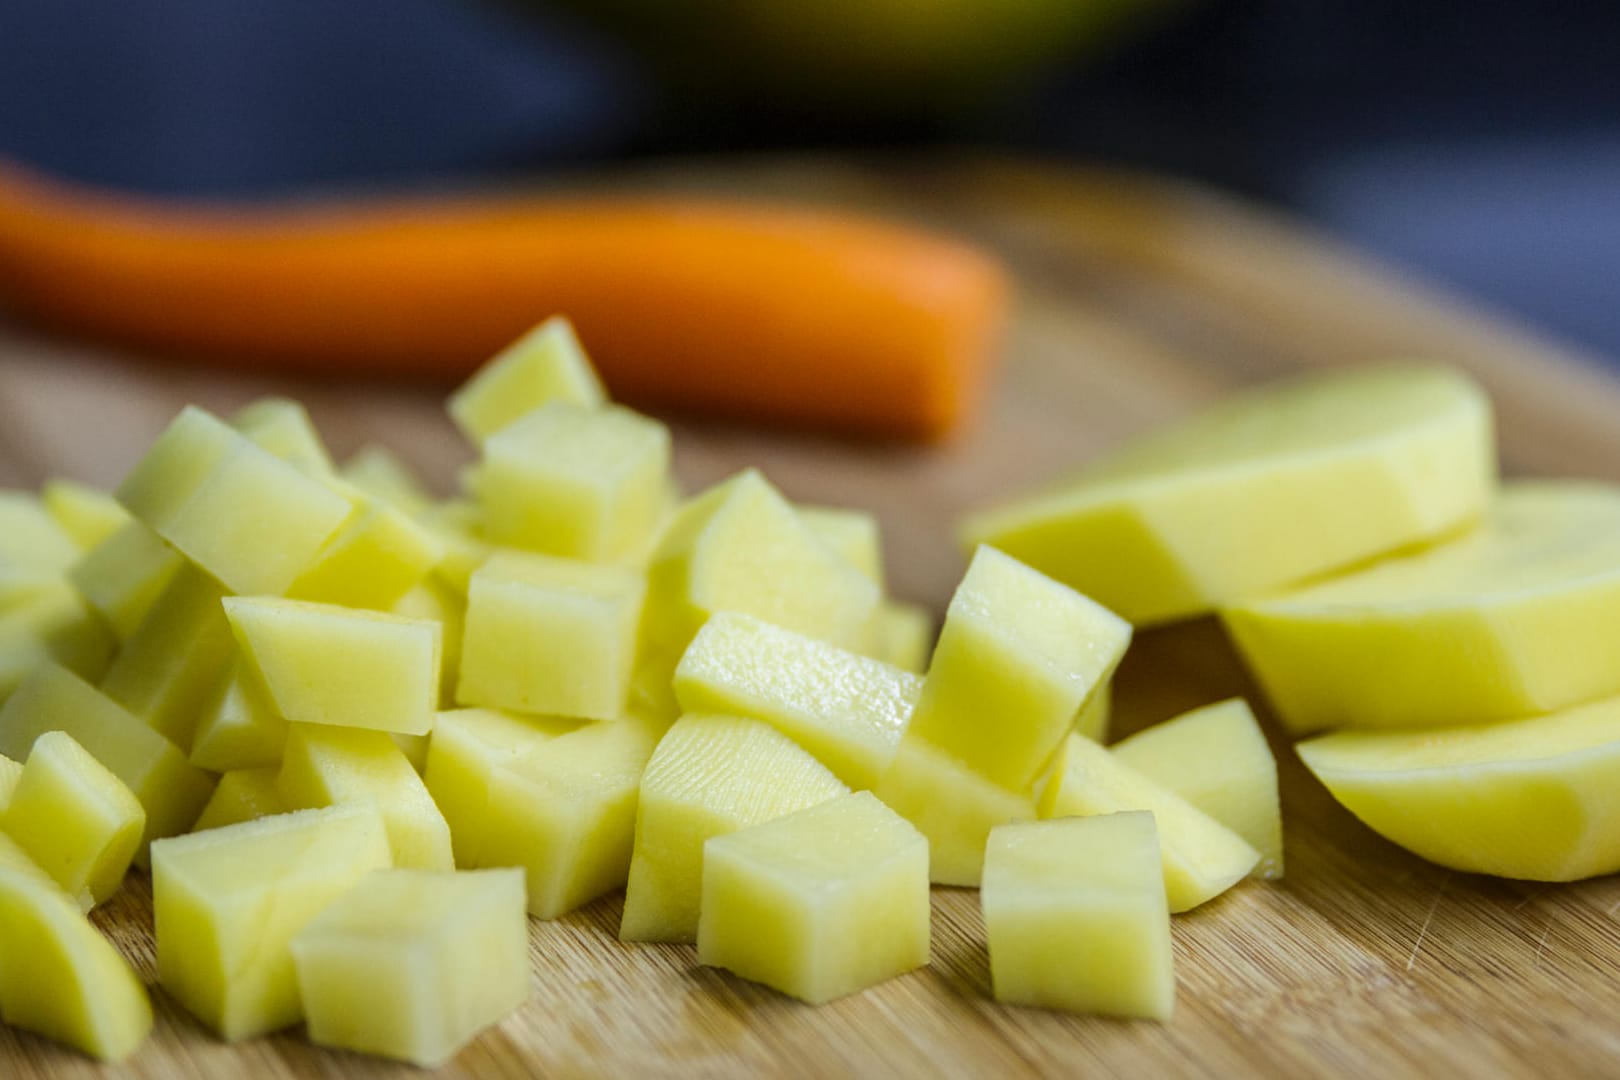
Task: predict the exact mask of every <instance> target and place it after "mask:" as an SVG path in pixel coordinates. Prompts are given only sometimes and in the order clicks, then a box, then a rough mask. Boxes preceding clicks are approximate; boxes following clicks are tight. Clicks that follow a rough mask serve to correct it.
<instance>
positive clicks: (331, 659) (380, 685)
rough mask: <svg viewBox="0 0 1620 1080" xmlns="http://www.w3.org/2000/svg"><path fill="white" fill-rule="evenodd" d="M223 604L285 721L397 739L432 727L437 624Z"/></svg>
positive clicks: (314, 608) (294, 603) (299, 604)
mask: <svg viewBox="0 0 1620 1080" xmlns="http://www.w3.org/2000/svg"><path fill="white" fill-rule="evenodd" d="M224 603H225V617H226V619H227V620H229V622H230V625H231V630H232V632H233V633H234V634H235V635H236V640H237V643H238V644H239V645H241V647H242V653H243V655H244V656H246V658H247V661H248V663H249V664H250V665H251V667H252V670H253V672H254V674H255V675H256V676H257V677H258V678H259V679H260V681H261V682H262V684H263V685H264V687H265V689H266V691H268V693H269V696H270V700H271V701H272V702H273V703H274V704H275V707H276V711H277V712H279V713H280V714H281V715H282V716H283V717H285V718H286V719H287V720H290V721H292V722H294V723H300V724H333V725H337V726H340V727H356V728H371V729H373V730H377V731H396V732H399V733H400V734H403V735H425V734H427V732H428V731H429V730H430V729H431V728H432V727H433V714H434V712H436V711H437V706H438V700H439V658H440V652H441V643H442V639H443V632H444V630H443V627H442V625H441V624H439V623H437V622H434V621H432V620H428V619H408V618H405V617H404V616H402V615H392V614H387V613H384V612H377V611H360V610H357V609H354V608H344V607H337V606H336V605H332V604H311V603H307V602H304V601H299V600H282V599H276V598H273V597H257V596H255V597H246V596H231V597H227V598H226V599H225V602H224Z"/></svg>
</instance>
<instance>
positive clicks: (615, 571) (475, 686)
mask: <svg viewBox="0 0 1620 1080" xmlns="http://www.w3.org/2000/svg"><path fill="white" fill-rule="evenodd" d="M646 591H647V583H646V579H645V577H644V576H643V575H642V573H641V571H639V570H635V569H632V568H630V567H623V566H609V565H595V564H592V563H584V562H576V561H573V560H569V559H553V558H548V557H546V556H541V555H529V554H519V553H516V552H505V553H501V554H498V555H494V556H492V557H491V558H490V560H489V562H487V563H485V564H484V565H483V567H482V568H481V569H479V571H478V572H477V573H475V574H474V575H473V576H472V582H471V585H470V586H469V588H468V590H467V625H466V631H465V634H464V636H463V638H462V644H461V682H460V684H459V685H458V687H457V690H456V699H457V700H458V701H460V702H461V703H463V704H466V705H485V706H491V707H494V708H502V709H514V710H517V711H519V712H529V713H543V714H550V715H556V716H577V717H583V718H586V719H591V720H611V719H613V718H614V717H617V716H619V715H621V714H623V712H624V709H625V698H626V695H627V693H628V691H629V688H630V672H631V665H632V664H633V663H634V661H635V655H636V630H637V627H638V626H639V625H640V622H641V607H642V602H643V600H644V599H645V597H646Z"/></svg>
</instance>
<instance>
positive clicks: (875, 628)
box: [866, 600, 934, 675]
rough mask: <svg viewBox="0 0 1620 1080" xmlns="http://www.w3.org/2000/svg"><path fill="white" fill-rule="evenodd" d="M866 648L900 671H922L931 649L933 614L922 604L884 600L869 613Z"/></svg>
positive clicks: (926, 664)
mask: <svg viewBox="0 0 1620 1080" xmlns="http://www.w3.org/2000/svg"><path fill="white" fill-rule="evenodd" d="M871 635H872V636H871V643H870V644H869V645H868V647H867V649H866V652H867V654H868V655H869V656H873V657H876V658H877V659H879V660H882V661H883V662H885V663H888V664H893V665H894V666H895V667H897V668H899V669H900V670H901V671H910V672H913V673H915V674H918V675H921V674H922V673H923V672H925V671H927V670H928V657H929V654H930V653H932V652H933V650H934V616H933V614H932V613H931V612H930V611H929V610H928V609H927V608H925V607H923V606H922V605H921V604H908V603H905V602H904V601H900V600H885V601H883V602H882V603H881V604H879V605H878V609H877V611H876V612H875V613H874V614H873V616H872V631H871Z"/></svg>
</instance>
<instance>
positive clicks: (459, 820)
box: [422, 709, 579, 895]
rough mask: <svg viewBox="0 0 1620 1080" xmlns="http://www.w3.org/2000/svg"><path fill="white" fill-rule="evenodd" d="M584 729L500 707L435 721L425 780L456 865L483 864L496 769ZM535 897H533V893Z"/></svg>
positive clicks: (448, 714)
mask: <svg viewBox="0 0 1620 1080" xmlns="http://www.w3.org/2000/svg"><path fill="white" fill-rule="evenodd" d="M578 726H579V721H577V720H562V719H557V718H554V717H544V716H519V715H516V714H513V713H506V712H501V711H500V710H499V709H451V710H448V711H446V712H441V713H440V714H439V715H438V718H437V719H435V720H434V721H433V735H432V737H431V738H430V739H429V741H428V751H427V768H426V769H425V770H424V772H423V777H422V779H423V780H424V782H426V784H427V789H428V793H429V794H431V795H432V796H433V801H434V802H435V803H436V804H438V807H439V810H440V812H441V813H443V814H444V820H445V824H447V825H449V827H450V842H451V846H452V848H453V849H454V852H455V857H456V865H457V866H459V867H462V868H463V869H471V868H472V867H475V866H478V865H479V861H478V856H479V851H480V849H481V848H482V846H483V839H484V835H485V832H486V831H487V825H488V821H489V817H488V810H489V784H490V779H491V778H492V777H493V776H494V774H495V771H496V769H498V768H499V767H500V766H501V765H502V764H503V763H505V762H507V761H510V760H512V759H513V758H516V757H518V756H520V755H522V754H525V753H527V752H529V751H530V750H533V749H535V748H536V747H538V746H540V745H542V744H544V743H547V742H550V741H551V740H552V739H555V738H556V737H557V736H559V735H562V734H564V733H565V732H568V731H572V730H574V729H575V728H577V727H578ZM531 895H532V893H531Z"/></svg>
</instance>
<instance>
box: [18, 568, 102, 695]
mask: <svg viewBox="0 0 1620 1080" xmlns="http://www.w3.org/2000/svg"><path fill="white" fill-rule="evenodd" d="M116 644H117V643H116V642H115V641H114V639H113V635H112V634H111V633H110V632H109V631H108V629H107V626H106V624H105V623H104V622H102V620H101V618H100V617H99V616H97V615H96V613H95V612H94V611H91V610H90V608H89V607H88V606H86V604H85V602H84V598H83V597H82V596H80V595H79V592H78V590H76V589H74V588H73V587H72V586H71V585H68V584H66V583H63V582H59V583H57V584H56V585H53V586H50V587H47V588H44V589H42V590H40V591H39V592H38V593H36V594H34V595H33V596H30V597H29V598H28V599H26V600H22V601H20V602H18V603H17V604H14V605H12V606H11V607H9V608H6V609H5V610H3V611H0V704H3V703H4V702H5V701H6V699H7V698H9V697H10V696H11V695H12V694H13V693H14V692H15V691H16V689H17V688H18V687H19V686H21V685H22V683H23V681H24V680H25V679H27V678H28V676H29V675H30V674H32V673H33V671H34V670H35V669H36V668H37V667H39V665H41V664H46V663H55V664H60V665H62V666H63V667H65V668H67V669H68V670H70V671H72V672H73V673H74V674H76V675H79V676H81V677H83V678H86V679H99V678H101V676H102V674H103V673H104V672H106V670H107V664H108V662H109V661H110V660H111V659H112V653H113V649H114V648H115V647H116Z"/></svg>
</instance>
